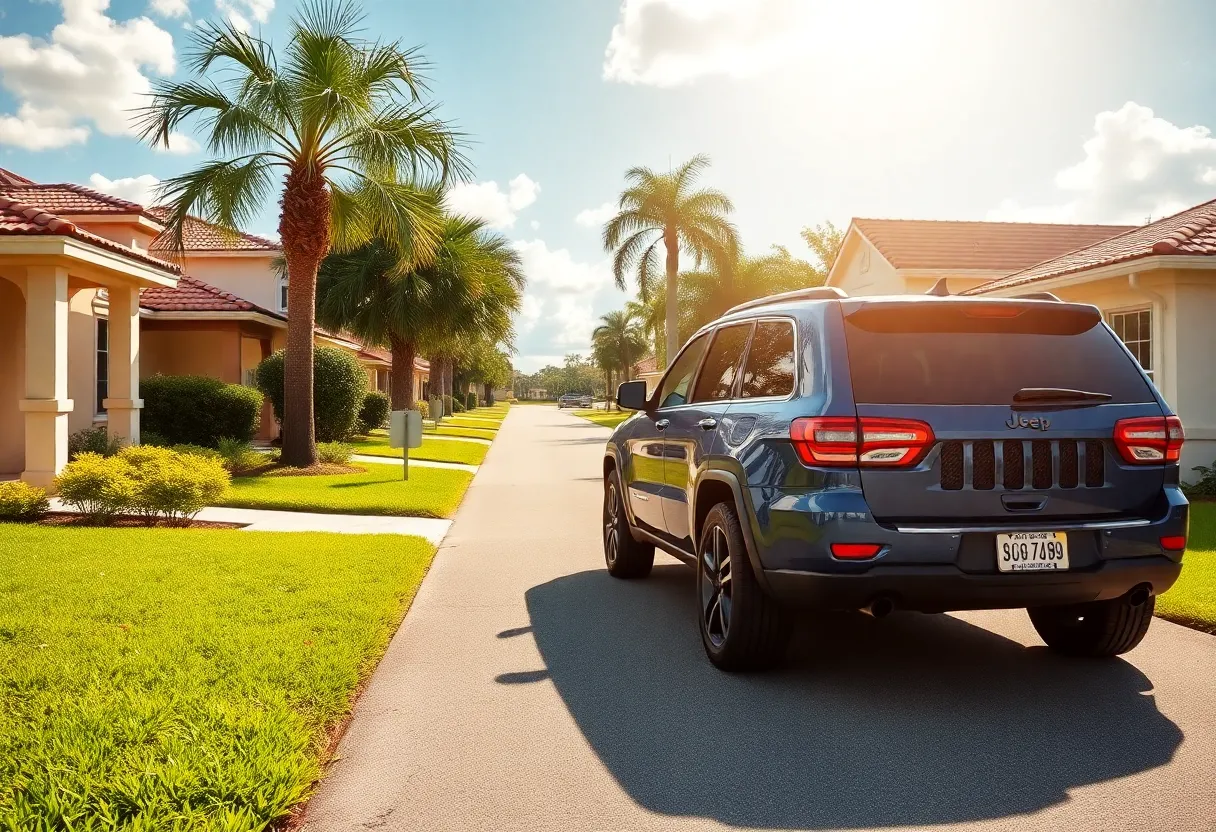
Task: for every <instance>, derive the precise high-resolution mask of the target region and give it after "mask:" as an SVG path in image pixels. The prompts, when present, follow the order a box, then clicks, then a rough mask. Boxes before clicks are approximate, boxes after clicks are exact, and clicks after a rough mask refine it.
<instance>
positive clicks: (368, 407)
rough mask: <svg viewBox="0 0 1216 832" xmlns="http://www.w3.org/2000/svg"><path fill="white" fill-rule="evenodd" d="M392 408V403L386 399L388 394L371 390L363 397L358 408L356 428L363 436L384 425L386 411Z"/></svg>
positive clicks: (386, 421)
mask: <svg viewBox="0 0 1216 832" xmlns="http://www.w3.org/2000/svg"><path fill="white" fill-rule="evenodd" d="M391 409H392V404H391V403H390V402H389V400H388V396H386V395H384V394H383V393H381V392H379V391H377V390H372V391H370V392H368V394H367V395H366V396H364V397H363V406H362V407H360V408H359V422H358V426H357V430H358V431H359V433H360V434H361V435H363V436H367V435H368V434H369V433H371V432H372V431H373V430H377V429H379V428H382V427H384V426H385V425H386V424H388V413H389V410H391Z"/></svg>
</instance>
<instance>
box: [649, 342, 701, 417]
mask: <svg viewBox="0 0 1216 832" xmlns="http://www.w3.org/2000/svg"><path fill="white" fill-rule="evenodd" d="M707 340H709V339H708V338H707V337H706V336H705V335H702V336H700V337H698V338H697V339H696V340H695V341H693V342H692V343H691V344H689V345H688V349H686V350H684V352H682V353H680V357H679V358H677V359H676V363H675V364H673V365H672V367H671V369H670V370H669V371H668V372H667V376H666V378H664V379H663V386H662V388H660V389H659V398H658V402H659V407H676V406H677V405H681V404H684V402H686V401H687V400H688V392H689V390H688V386H689V384H690V383H691V382H692V375H693V373H695V372H696V371H697V365H698V364H700V363H701V353H703V352H705V342H706V341H707Z"/></svg>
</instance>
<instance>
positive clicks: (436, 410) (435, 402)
mask: <svg viewBox="0 0 1216 832" xmlns="http://www.w3.org/2000/svg"><path fill="white" fill-rule="evenodd" d="M427 407H428V408H430V411H431V419H432V420H434V421H436V422H438V421H439V420H440V419H442V418H443V417H444V412H443V399H431V401H430V403H429V404H428V405H427Z"/></svg>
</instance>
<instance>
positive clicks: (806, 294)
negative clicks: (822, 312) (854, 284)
mask: <svg viewBox="0 0 1216 832" xmlns="http://www.w3.org/2000/svg"><path fill="white" fill-rule="evenodd" d="M847 297H848V295H847V294H845V292H844V290H843V289H838V288H837V287H835V286H814V287H812V288H810V289H795V290H794V291H792V292H781V293H780V294H777V295H769V296H768V297H764V298H757V299H756V300H749V301H747V302H746V303H741V304H739V305H738V306H732V307H731V308H730V309H727V310H726V312H725V313H724V314H726V315H731V314H734V313H735V312H742V311H743V310H745V309H756V308H758V307H761V306H769V305H770V304H774V303H787V302H789V301H792V300H841V299H843V298H847Z"/></svg>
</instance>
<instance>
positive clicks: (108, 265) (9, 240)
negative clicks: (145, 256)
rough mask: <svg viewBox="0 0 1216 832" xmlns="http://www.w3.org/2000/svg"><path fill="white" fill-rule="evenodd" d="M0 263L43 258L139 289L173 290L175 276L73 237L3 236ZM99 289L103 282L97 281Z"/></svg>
mask: <svg viewBox="0 0 1216 832" xmlns="http://www.w3.org/2000/svg"><path fill="white" fill-rule="evenodd" d="M0 243H2V244H3V245H2V247H0V248H2V250H0V259H3V258H4V257H6V256H16V257H17V258H19V259H20V258H28V257H31V256H34V257H38V256H46V257H53V258H54V257H58V258H62V259H63V260H64V261H65V263H64V265H66V266H68V267H69V268H71V264H72V263H85V264H87V265H89V266H92V267H94V268H96V269H99V270H101V271H102V272H108V273H116V274H121V275H123V276H124V277H126V278H127V279H129V280H133V281H134V282H135V283H137V284H138V285H139V287H140V288H141V289H151V288H154V287H166V288H173V287H175V286H177V278H178V275H177V274H176V273H175V272H174V271H172V270H170V268H168V265H167V264H166V268H164V269H161V268H159V267H157V266H154V265H153V264H151V263H145V262H143V261H142V260H139V259H136V258H135V257H130V256H127V255H125V254H122V253H119V252H116V251H110V250H108V249H105V248H102V247H101V246H96V245H93V244H91V243H88V242H85V241H84V240H78V239H76V238H75V237H67V236H63V235H60V234H5V235H0ZM99 282H101V283H102V284H103V285H104V284H105V282H106V281H104V280H99Z"/></svg>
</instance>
